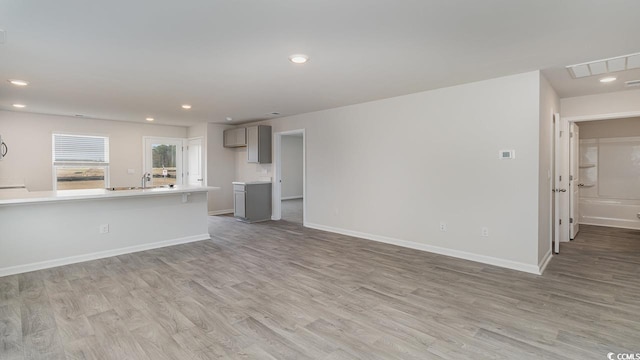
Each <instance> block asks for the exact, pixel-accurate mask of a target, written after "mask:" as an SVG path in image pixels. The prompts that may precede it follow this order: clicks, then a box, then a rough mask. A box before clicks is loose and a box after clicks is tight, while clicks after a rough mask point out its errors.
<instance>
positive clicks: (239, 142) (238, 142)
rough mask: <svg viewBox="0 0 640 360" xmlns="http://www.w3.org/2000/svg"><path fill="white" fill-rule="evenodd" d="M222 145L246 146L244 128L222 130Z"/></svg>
mask: <svg viewBox="0 0 640 360" xmlns="http://www.w3.org/2000/svg"><path fill="white" fill-rule="evenodd" d="M223 146H224V147H241V146H247V135H246V129H245V128H237V129H228V130H225V131H224V142H223Z"/></svg>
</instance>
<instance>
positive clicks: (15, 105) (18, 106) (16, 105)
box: [13, 104, 27, 109]
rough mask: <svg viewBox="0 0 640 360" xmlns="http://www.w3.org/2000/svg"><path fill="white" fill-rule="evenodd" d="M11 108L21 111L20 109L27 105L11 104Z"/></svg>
mask: <svg viewBox="0 0 640 360" xmlns="http://www.w3.org/2000/svg"><path fill="white" fill-rule="evenodd" d="M13 107H17V108H20V109H22V108H25V107H27V105H24V104H13Z"/></svg>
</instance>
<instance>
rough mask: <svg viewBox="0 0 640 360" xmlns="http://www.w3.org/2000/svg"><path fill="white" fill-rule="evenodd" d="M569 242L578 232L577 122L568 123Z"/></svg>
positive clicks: (578, 137)
mask: <svg viewBox="0 0 640 360" xmlns="http://www.w3.org/2000/svg"><path fill="white" fill-rule="evenodd" d="M568 180H569V188H568V191H569V240H573V239H575V238H576V236H577V235H578V232H579V231H580V222H579V220H580V219H579V218H580V206H579V204H578V203H577V202H578V201H579V196H578V199H576V198H575V194H576V192H579V191H580V188H579V186H578V184H579V183H580V127H579V126H578V125H577V122H575V121H572V122H570V123H569V179H568Z"/></svg>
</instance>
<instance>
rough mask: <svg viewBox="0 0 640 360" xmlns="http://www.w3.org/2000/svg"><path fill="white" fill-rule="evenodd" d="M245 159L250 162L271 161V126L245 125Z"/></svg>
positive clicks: (261, 162) (266, 162) (262, 162)
mask: <svg viewBox="0 0 640 360" xmlns="http://www.w3.org/2000/svg"><path fill="white" fill-rule="evenodd" d="M247 161H248V162H250V163H259V164H270V163H271V126H268V125H256V126H249V127H247Z"/></svg>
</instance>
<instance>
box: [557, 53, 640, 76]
mask: <svg viewBox="0 0 640 360" xmlns="http://www.w3.org/2000/svg"><path fill="white" fill-rule="evenodd" d="M638 68H640V53H635V54H629V55H623V56H618V57H614V58H610V59H603V60H596V61H590V62H586V63H582V64H576V65H569V66H567V71H569V74H570V75H571V77H572V78H574V79H579V78H583V77H588V76H596V75H602V74H606V73H611V72H617V71H625V70H631V69H638Z"/></svg>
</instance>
